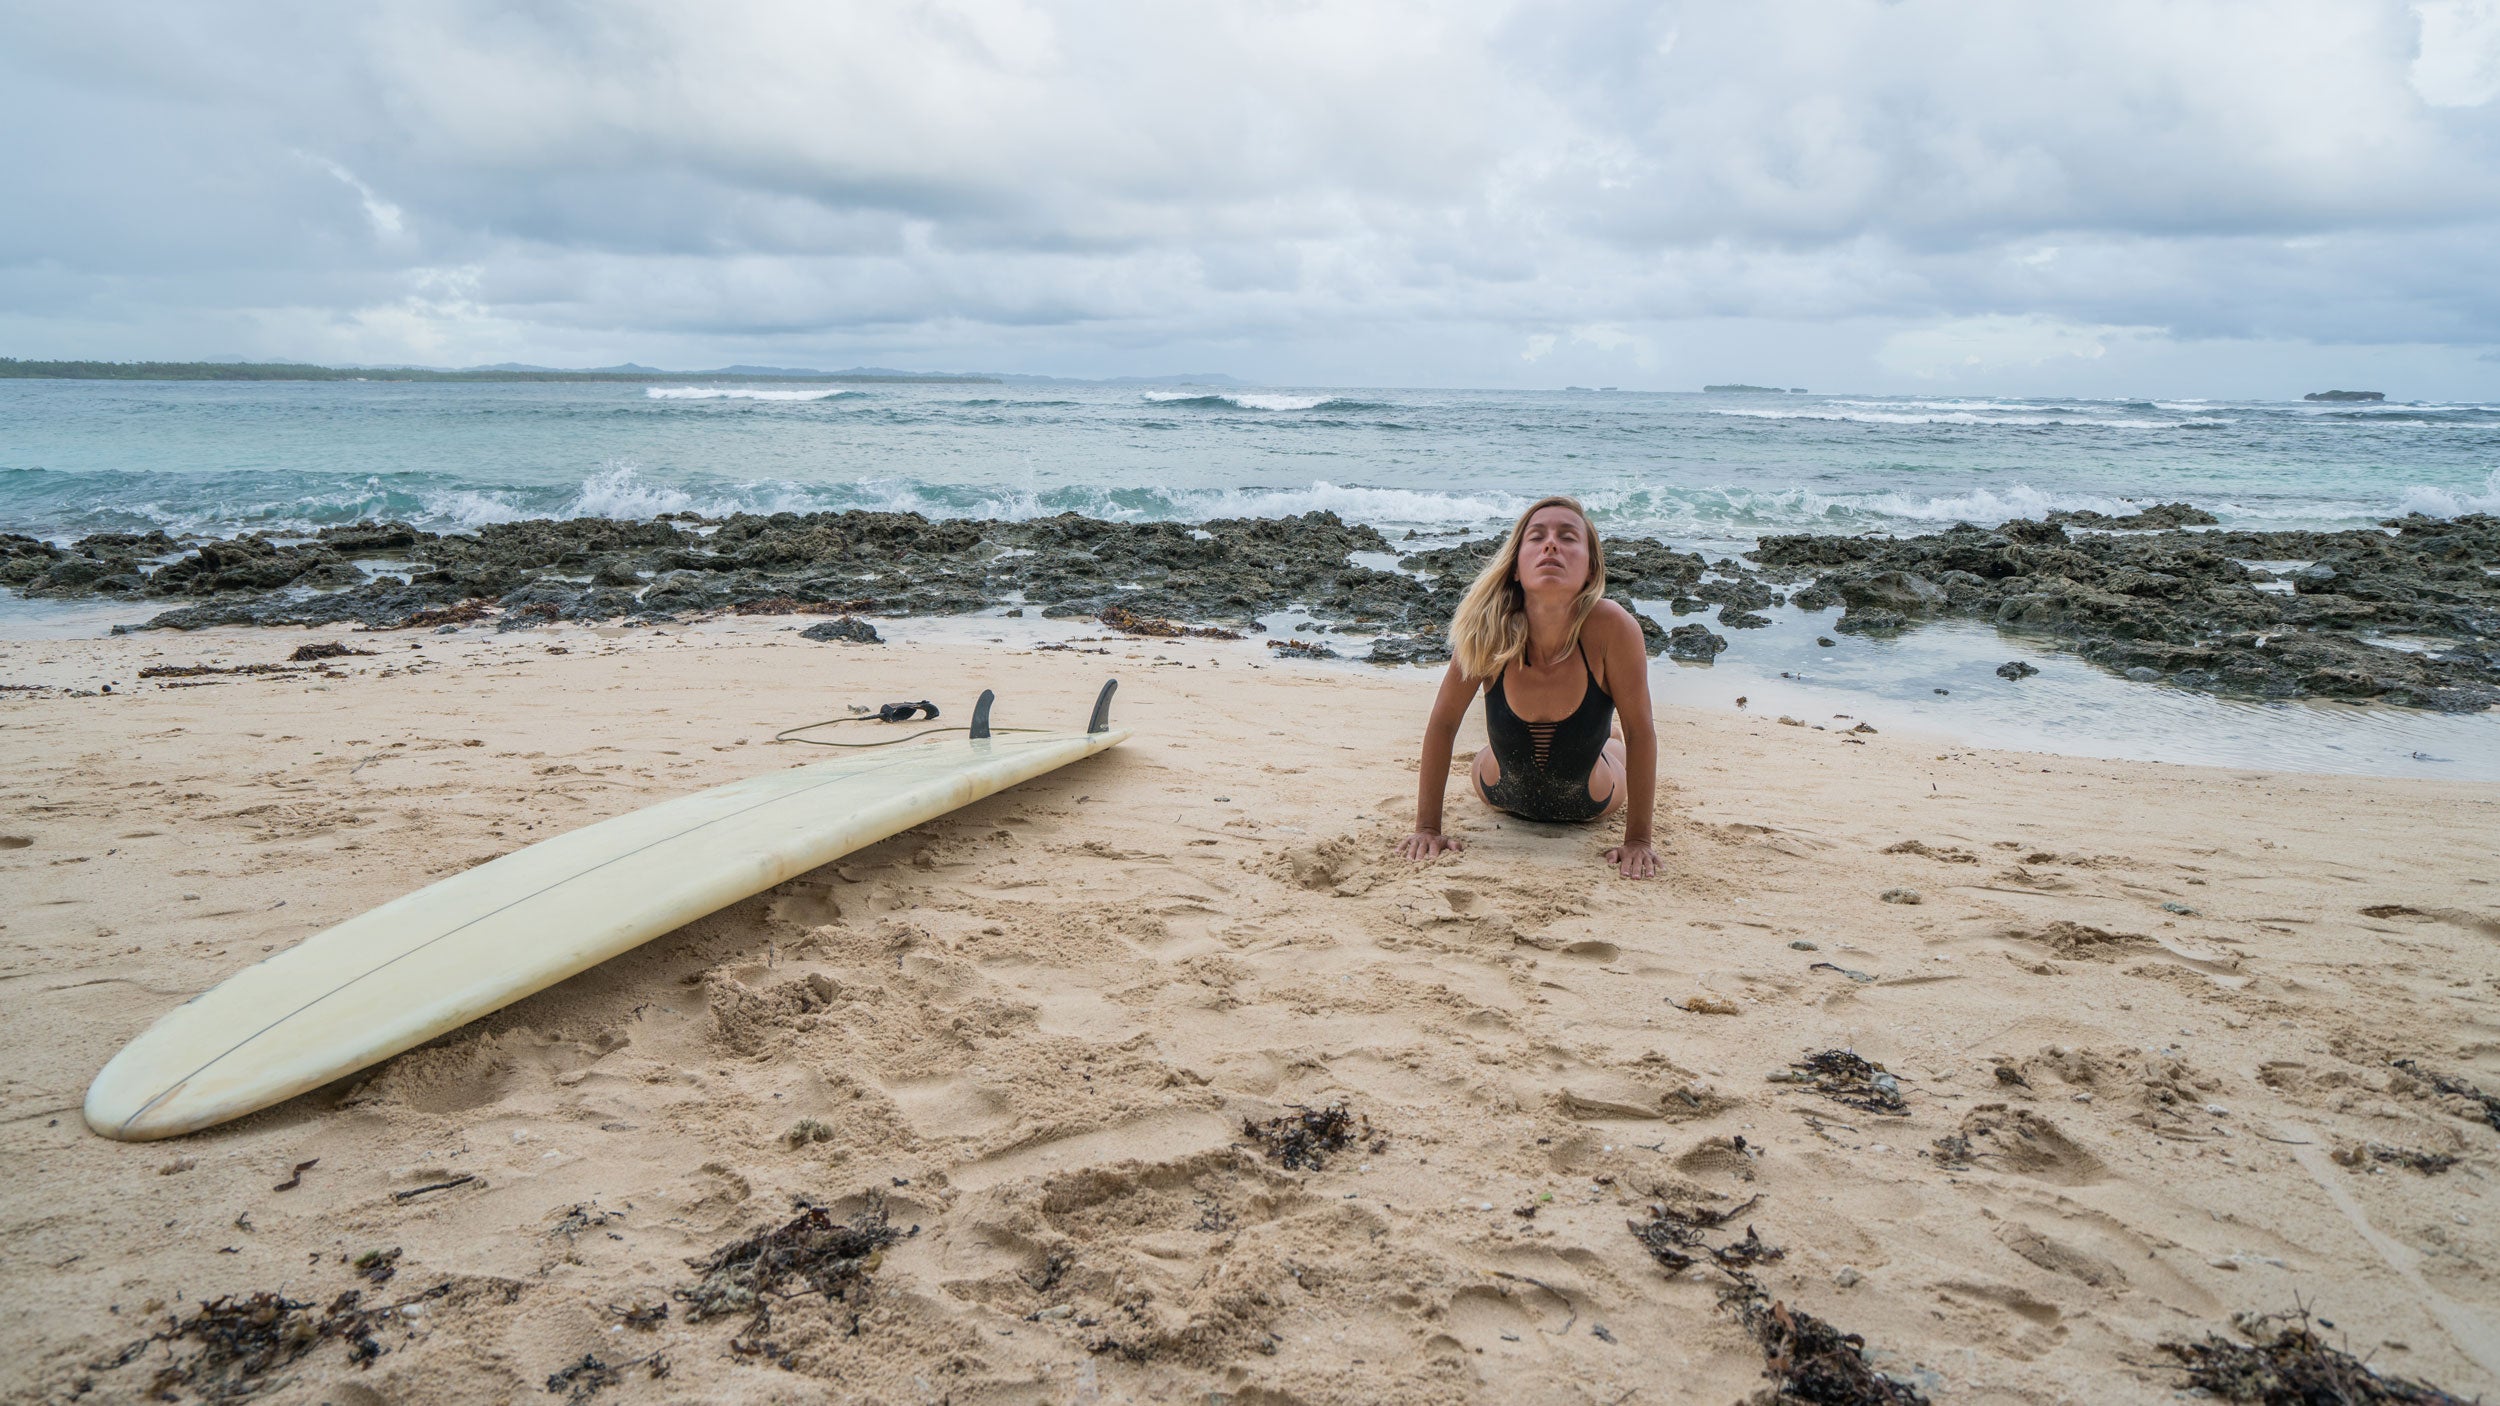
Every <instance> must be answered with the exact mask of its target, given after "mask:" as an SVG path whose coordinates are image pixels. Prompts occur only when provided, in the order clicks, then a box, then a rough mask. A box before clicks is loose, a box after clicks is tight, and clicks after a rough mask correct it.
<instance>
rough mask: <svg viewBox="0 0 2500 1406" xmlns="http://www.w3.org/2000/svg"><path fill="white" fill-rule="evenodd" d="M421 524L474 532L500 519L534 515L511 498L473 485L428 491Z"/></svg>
mask: <svg viewBox="0 0 2500 1406" xmlns="http://www.w3.org/2000/svg"><path fill="white" fill-rule="evenodd" d="M421 516H422V517H423V518H424V519H425V521H424V522H422V523H421V524H419V525H420V526H424V527H436V526H445V527H449V528H450V529H451V530H453V531H475V530H477V529H478V528H481V527H491V526H493V525H494V524H496V523H499V522H519V521H521V520H522V519H523V518H527V517H534V516H537V514H534V513H532V512H530V511H529V510H528V509H527V508H523V507H521V506H519V505H517V504H515V503H513V502H512V501H511V500H510V499H508V498H505V497H503V496H502V495H501V494H496V493H483V492H480V491H478V490H477V489H474V488H455V489H450V490H448V491H445V492H441V493H429V494H427V495H426V498H425V511H424V513H423V514H421Z"/></svg>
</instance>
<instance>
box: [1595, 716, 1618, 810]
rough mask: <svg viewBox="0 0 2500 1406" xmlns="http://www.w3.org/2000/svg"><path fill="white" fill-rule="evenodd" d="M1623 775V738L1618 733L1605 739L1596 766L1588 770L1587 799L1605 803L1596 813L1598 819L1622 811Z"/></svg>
mask: <svg viewBox="0 0 2500 1406" xmlns="http://www.w3.org/2000/svg"><path fill="white" fill-rule="evenodd" d="M1623 773H1624V760H1623V737H1622V735H1621V734H1620V733H1618V734H1616V735H1615V736H1613V737H1609V738H1607V739H1606V746H1605V749H1604V750H1602V751H1600V752H1599V753H1598V754H1597V765H1595V766H1593V767H1591V768H1589V799H1590V800H1592V801H1594V800H1599V799H1603V800H1604V801H1605V802H1606V808H1605V809H1604V810H1601V811H1599V812H1598V813H1597V818H1598V819H1600V820H1603V819H1605V818H1606V817H1607V816H1610V815H1612V814H1614V813H1615V812H1616V811H1619V810H1621V809H1623V789H1624V780H1623Z"/></svg>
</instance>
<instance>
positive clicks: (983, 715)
mask: <svg viewBox="0 0 2500 1406" xmlns="http://www.w3.org/2000/svg"><path fill="white" fill-rule="evenodd" d="M1109 692H1110V690H1109V689H1107V688H1106V689H1105V690H1104V693H1105V695H1106V697H1107V696H1108V694H1109ZM997 697H998V695H997V694H995V693H993V692H991V691H990V690H988V689H986V688H985V689H983V690H981V700H980V701H979V702H978V703H975V704H973V705H972V722H971V723H970V725H968V726H963V727H924V728H922V729H921V730H920V731H918V732H915V733H911V734H909V735H907V736H903V737H887V738H883V739H880V740H878V741H875V742H827V741H825V740H823V739H822V738H816V737H800V736H797V735H796V734H798V733H802V732H813V731H815V730H816V729H817V728H820V727H832V726H833V725H835V724H836V723H869V722H882V723H899V722H910V721H911V720H912V718H913V717H914V716H915V715H917V714H919V713H920V712H921V710H923V709H926V710H927V711H928V717H929V720H930V721H933V722H934V721H935V720H936V719H937V716H938V706H937V705H936V704H935V703H932V702H930V701H929V700H927V699H925V698H924V699H921V700H920V701H919V702H916V703H887V704H883V705H881V706H879V707H878V709H877V710H876V711H875V712H873V713H860V714H857V715H855V716H852V717H847V718H827V719H825V720H824V721H823V722H814V723H801V724H799V725H798V726H797V727H790V728H783V729H782V730H781V731H779V732H776V733H774V734H773V740H774V741H775V742H803V743H805V744H807V745H808V746H810V747H840V748H844V749H846V750H849V749H855V748H861V747H892V746H895V745H897V744H900V743H904V742H909V741H911V740H913V739H914V738H919V737H935V736H936V735H937V734H939V733H941V732H969V733H971V734H972V735H973V736H974V737H976V738H979V737H987V736H989V735H990V734H991V733H993V732H1048V731H1050V729H1049V728H1046V727H1000V728H993V727H991V726H990V704H991V703H992V702H994V701H995V700H996V699H997ZM1100 709H1101V700H1097V701H1096V711H1100Z"/></svg>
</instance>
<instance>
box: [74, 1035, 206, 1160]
mask: <svg viewBox="0 0 2500 1406" xmlns="http://www.w3.org/2000/svg"><path fill="white" fill-rule="evenodd" d="M132 1074H133V1071H131V1070H129V1069H127V1068H125V1067H124V1066H123V1061H122V1056H120V1055H115V1056H114V1057H113V1059H112V1061H111V1062H110V1063H108V1064H106V1065H105V1066H104V1068H103V1070H102V1071H101V1072H99V1073H98V1074H97V1075H96V1076H95V1082H94V1083H92V1084H89V1085H88V1086H87V1102H86V1105H85V1107H84V1108H83V1109H81V1112H82V1113H83V1114H84V1115H85V1117H86V1120H87V1126H88V1128H90V1129H92V1130H93V1131H95V1132H96V1133H98V1134H100V1135H102V1136H104V1137H109V1138H112V1139H114V1140H116V1141H119V1142H154V1141H155V1140H156V1139H158V1138H168V1137H173V1136H175V1135H177V1134H180V1133H187V1132H189V1131H191V1128H192V1127H193V1126H198V1125H191V1124H185V1123H183V1122H182V1120H181V1118H180V1116H179V1114H178V1112H177V1111H176V1110H177V1109H178V1108H179V1107H180V1103H181V1093H182V1085H181V1084H176V1085H175V1086H173V1087H172V1088H170V1089H169V1088H165V1087H163V1086H162V1085H158V1084H154V1083H153V1082H152V1081H151V1082H149V1083H146V1084H143V1083H142V1082H141V1081H140V1080H138V1079H135V1078H133V1077H132ZM184 1082H185V1083H187V1082H189V1081H188V1080H185V1081H184Z"/></svg>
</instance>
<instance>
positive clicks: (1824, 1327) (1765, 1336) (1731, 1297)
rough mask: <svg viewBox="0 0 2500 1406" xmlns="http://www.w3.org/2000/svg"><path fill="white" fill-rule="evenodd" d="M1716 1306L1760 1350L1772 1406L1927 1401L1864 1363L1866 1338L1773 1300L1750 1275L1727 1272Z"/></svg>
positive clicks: (1892, 1405)
mask: <svg viewBox="0 0 2500 1406" xmlns="http://www.w3.org/2000/svg"><path fill="white" fill-rule="evenodd" d="M1729 1279H1730V1281H1731V1282H1730V1283H1729V1285H1728V1288H1727V1289H1726V1290H1725V1291H1724V1292H1723V1293H1722V1294H1721V1295H1720V1296H1719V1305H1720V1307H1722V1308H1725V1309H1727V1310H1729V1311H1730V1312H1732V1313H1734V1314H1735V1315H1736V1319H1737V1321H1738V1322H1740V1323H1742V1324H1744V1325H1745V1331H1746V1332H1748V1333H1751V1334H1753V1339H1754V1341H1755V1342H1756V1343H1759V1344H1760V1345H1761V1347H1762V1375H1764V1376H1765V1377H1768V1378H1770V1379H1771V1390H1770V1392H1769V1394H1768V1396H1767V1397H1756V1398H1755V1399H1756V1400H1757V1401H1763V1400H1767V1401H1768V1402H1769V1403H1771V1404H1772V1406H1926V1403H1927V1398H1926V1397H1925V1396H1924V1395H1922V1394H1920V1392H1919V1390H1918V1388H1916V1387H1914V1386H1912V1385H1910V1384H1909V1383H1907V1382H1900V1381H1895V1380H1893V1379H1892V1378H1890V1377H1887V1376H1885V1375H1884V1374H1883V1373H1881V1372H1878V1371H1876V1370H1875V1369H1874V1368H1872V1367H1870V1366H1868V1365H1867V1364H1866V1339H1864V1338H1862V1337H1859V1336H1858V1335H1857V1334H1855V1333H1844V1332H1842V1331H1841V1330H1840V1329H1838V1328H1835V1327H1833V1326H1832V1325H1831V1324H1830V1323H1827V1322H1825V1321H1824V1320H1822V1319H1820V1318H1817V1317H1815V1316H1814V1315H1813V1314H1811V1313H1808V1312H1806V1311H1805V1310H1804V1309H1801V1308H1790V1307H1789V1306H1788V1305H1787V1304H1785V1303H1782V1302H1780V1301H1779V1300H1778V1299H1775V1298H1772V1297H1771V1296H1770V1294H1768V1293H1767V1292H1765V1291H1764V1290H1763V1288H1762V1286H1761V1285H1760V1284H1758V1283H1755V1282H1754V1280H1753V1277H1752V1276H1751V1275H1748V1274H1744V1273H1741V1272H1731V1273H1730V1274H1729Z"/></svg>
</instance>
